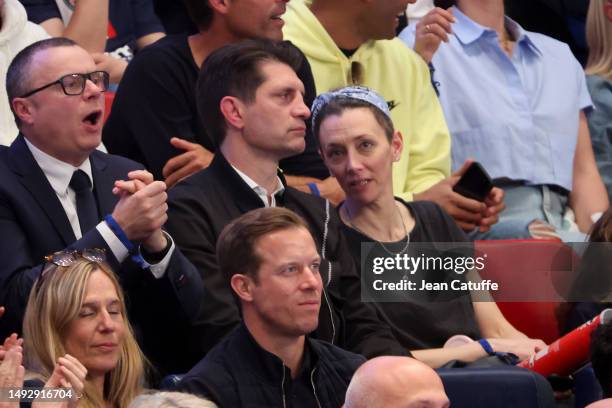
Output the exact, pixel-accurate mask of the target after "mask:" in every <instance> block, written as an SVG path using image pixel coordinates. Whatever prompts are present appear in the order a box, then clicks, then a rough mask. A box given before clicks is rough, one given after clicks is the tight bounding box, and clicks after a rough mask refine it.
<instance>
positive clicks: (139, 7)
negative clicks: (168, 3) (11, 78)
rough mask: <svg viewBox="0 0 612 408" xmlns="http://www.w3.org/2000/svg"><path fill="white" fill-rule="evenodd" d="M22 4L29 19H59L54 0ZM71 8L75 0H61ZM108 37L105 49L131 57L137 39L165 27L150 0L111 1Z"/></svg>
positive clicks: (38, 21) (24, 1)
mask: <svg viewBox="0 0 612 408" xmlns="http://www.w3.org/2000/svg"><path fill="white" fill-rule="evenodd" d="M19 1H21V3H22V4H23V5H24V7H25V9H26V11H27V13H28V20H30V21H32V22H34V23H36V24H40V23H42V22H44V21H46V20H49V19H51V18H59V19H60V20H61V19H62V16H61V13H60V10H59V8H58V6H57V3H56V0H19ZM61 1H62V2H63V3H65V6H66V7H67V8H69V9H72V10H74V1H75V0H61ZM108 17H109V20H110V21H109V23H108V39H107V41H106V51H107V52H110V53H113V54H114V55H115V56H117V57H124V58H125V59H128V60H129V59H131V57H132V55H133V54H134V50H135V42H136V40H137V39H138V38H140V37H142V36H145V35H147V34H151V33H155V32H163V31H164V27H163V26H162V24H161V22H160V21H159V19H158V18H157V16H156V15H155V12H154V10H153V3H152V2H151V0H110V2H109V9H108Z"/></svg>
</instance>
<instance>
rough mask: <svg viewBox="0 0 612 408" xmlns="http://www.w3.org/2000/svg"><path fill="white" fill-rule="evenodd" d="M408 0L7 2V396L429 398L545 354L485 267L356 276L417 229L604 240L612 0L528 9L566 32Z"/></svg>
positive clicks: (1, 286)
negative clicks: (485, 183) (476, 173)
mask: <svg viewBox="0 0 612 408" xmlns="http://www.w3.org/2000/svg"><path fill="white" fill-rule="evenodd" d="M417 3H418V8H416V7H417V5H415V0H372V1H360V2H356V1H354V0H241V1H225V0H183V1H181V2H177V1H170V0H0V55H1V56H2V61H0V65H1V67H2V69H1V71H0V72H1V74H0V79H2V80H3V81H4V82H5V84H6V86H5V88H3V89H5V91H3V92H2V94H1V95H0V99H3V101H2V102H0V236H1V237H2V245H0V258H2V259H3V262H2V266H0V305H2V306H1V307H0V338H6V340H5V341H4V343H3V345H2V346H0V391H2V390H3V389H5V388H21V387H24V386H27V387H34V388H37V389H42V388H53V389H64V390H70V391H71V394H70V395H68V396H67V397H66V398H65V401H64V403H62V404H61V405H58V406H61V407H62V408H63V407H71V408H74V407H81V408H82V407H86V408H89V407H104V406H108V407H119V408H127V407H128V406H129V407H133V408H137V407H141V406H147V407H154V406H159V407H166V406H176V407H192V406H198V407H208V406H211V407H212V406H220V407H239V406H245V407H246V406H283V407H285V406H295V407H301V406H304V407H312V406H319V407H341V406H345V407H346V408H355V407H370V408H371V407H378V406H381V407H382V406H384V407H395V406H397V407H400V406H402V407H413V406H414V407H416V406H422V405H419V404H428V405H426V406H429V407H439V408H445V407H448V406H449V404H450V403H452V402H453V401H452V399H451V400H450V401H449V399H448V396H447V395H446V393H445V390H444V386H443V384H442V381H441V379H440V377H439V376H438V374H437V373H436V372H435V371H434V369H437V368H439V367H443V366H446V365H450V364H453V361H460V362H461V364H462V365H466V364H467V365H469V364H473V363H478V362H481V363H482V362H485V361H489V360H488V358H489V357H495V358H498V357H499V358H500V359H501V360H502V361H503V362H504V364H506V363H508V362H517V361H520V360H527V359H529V358H533V357H534V356H535V355H536V354H537V353H538V352H541V351H543V350H546V344H545V343H544V342H542V340H539V339H537V338H529V337H528V336H527V335H526V334H524V333H522V332H521V331H520V330H518V329H517V328H515V327H514V326H513V325H512V324H511V323H510V322H509V321H508V320H507V319H506V318H505V317H504V315H503V314H502V312H501V311H500V309H499V308H498V306H497V305H496V303H495V301H494V300H493V297H492V296H491V294H490V293H489V292H488V290H483V289H474V287H478V285H479V283H480V282H481V278H480V276H479V275H478V272H477V271H476V270H470V271H468V272H467V273H465V275H464V274H463V273H459V272H457V273H452V275H453V276H455V275H456V274H459V277H458V279H456V281H457V282H459V283H460V284H461V285H465V286H462V288H463V287H469V288H471V289H461V290H460V291H455V292H454V293H453V294H452V296H450V297H449V295H448V293H442V292H437V290H436V289H432V287H433V286H435V285H433V284H430V283H427V284H426V283H425V282H423V283H420V284H419V286H421V285H423V287H426V289H425V290H422V291H421V292H420V293H417V292H418V291H415V292H412V293H411V292H410V291H404V292H398V293H395V294H393V296H392V298H391V299H389V298H387V299H380V298H376V299H370V298H368V296H369V295H368V293H369V292H368V289H367V288H369V287H372V279H371V277H372V276H373V274H372V271H373V270H374V264H373V263H372V262H373V260H376V259H379V258H380V259H383V258H393V257H398V258H399V257H401V256H413V257H415V258H416V257H418V256H419V255H418V254H417V252H418V251H419V250H420V249H419V248H421V247H420V246H419V245H420V244H433V243H441V242H445V243H451V244H457V245H458V246H461V245H463V246H464V247H466V248H469V250H470V251H472V250H473V247H472V246H471V242H472V241H474V240H499V239H524V240H542V239H544V240H551V239H552V240H554V241H555V242H559V243H562V242H576V241H579V242H585V241H587V240H589V234H591V236H590V241H591V242H603V243H606V242H610V240H611V239H610V236H609V234H608V233H609V226H610V225H611V222H610V219H611V217H612V210H610V209H609V203H610V199H612V1H610V0H590V2H589V5H588V12H587V8H586V7H585V6H584V4H582V5H580V7H579V5H578V4H574V3H572V2H569V3H568V2H567V1H561V2H560V3H559V4H561V6H562V7H561V8H560V9H559V8H558V7H557V3H556V2H554V1H550V2H542V3H546V5H545V6H544V5H543V4H540V3H539V2H538V4H539V6H538V7H547V9H551V8H552V9H553V10H554V12H555V14H556V15H558V16H561V17H560V18H561V21H562V24H561V25H562V26H563V27H564V29H567V30H569V35H565V32H563V33H562V34H559V33H558V32H557V33H556V34H554V33H552V32H550V30H549V29H550V27H551V25H550V24H549V25H548V27H546V26H545V25H542V26H541V27H542V30H541V31H542V32H544V33H545V34H549V35H555V36H556V37H557V38H561V39H562V40H565V41H567V42H570V46H568V45H567V44H566V43H564V42H562V41H560V40H559V39H554V38H552V37H550V36H548V35H545V34H543V33H542V32H538V29H537V27H538V26H537V24H536V23H537V21H534V20H529V18H530V17H531V16H532V14H529V15H528V14H527V13H525V10H524V9H522V8H521V2H519V1H516V2H514V3H513V2H510V3H511V4H507V5H506V4H505V3H506V2H504V0H451V1H425V0H418V2H417ZM406 11H407V14H406ZM511 17H513V18H511ZM401 22H407V26H406V27H405V28H403V29H402V27H403V25H401ZM549 23H550V22H549ZM534 27H535V28H534ZM581 27H583V28H581ZM583 40H584V41H583ZM581 45H582V47H581ZM585 45H588V50H585V48H584V46H585ZM584 51H588V56H586V54H584ZM574 54H576V55H577V57H578V58H577V57H575V56H574ZM579 61H580V62H579ZM582 63H583V64H584V67H583V66H582V65H581V64H582ZM108 102H112V104H108ZM105 105H109V107H110V108H111V111H110V114H109V116H108V118H106V116H105ZM106 151H108V153H107V152H106ZM475 161H476V162H478V163H480V165H481V166H482V167H484V169H485V170H486V172H487V173H488V174H489V175H490V182H491V184H490V186H489V187H490V188H488V189H487V190H486V191H484V193H482V194H481V195H480V196H478V195H470V194H467V195H466V194H465V193H462V192H460V191H459V190H458V189H456V185H457V184H458V183H460V181H465V180H462V178H464V179H465V178H467V176H468V175H469V174H470V171H471V169H473V168H474V166H473V164H474V162H475ZM365 248H370V249H369V250H366V249H365ZM607 250H609V251H612V249H609V248H608V249H607ZM368 251H369V252H368ZM592 253H593V251H591V252H588V251H587V252H585V253H584V255H585V259H586V257H587V255H589V256H590V255H592ZM364 254H365V255H364ZM459 255H460V254H454V255H452V256H453V257H457V256H459ZM445 259H446V258H445ZM584 268H586V267H583V269H582V270H581V273H585V275H581V276H580V278H581V279H582V280H580V279H578V280H576V282H575V285H574V288H573V289H574V292H572V293H574V294H575V293H577V292H576V291H577V290H578V286H579V284H581V282H582V281H585V280H586V279H587V278H586V277H588V280H590V282H591V284H592V283H593V282H599V279H600V278H601V274H602V272H601V271H599V270H598V271H594V270H593V271H587V272H585V271H584ZM591 269H595V268H591ZM428 272H429V271H428ZM438 272H439V271H438V270H436V271H434V273H436V274H437V273H438ZM454 272H456V271H454ZM414 273H415V271H412V272H411V273H410V274H414ZM404 274H408V272H407V271H404ZM374 276H375V278H377V279H378V277H377V272H374ZM435 279H441V280H440V281H436V282H438V283H436V284H437V285H442V286H443V285H444V283H439V282H443V281H444V279H447V277H444V276H442V277H441V276H440V275H435ZM435 279H434V280H435ZM606 279H607V278H606ZM468 283H470V285H468ZM472 284H474V285H473V286H472ZM594 286H597V283H596V284H595V285H594ZM600 289H601V288H600ZM600 292H601V290H600ZM366 298H367V299H366ZM365 300H368V301H365ZM572 300H575V299H572ZM608 300H609V298H608ZM607 305H609V303H601V302H594V301H592V300H591V301H581V300H580V299H578V300H577V301H575V302H574V303H567V304H566V305H563V306H562V307H561V310H564V312H563V313H560V314H559V316H564V319H565V320H564V321H562V322H560V324H561V325H564V324H565V325H566V327H571V328H573V327H575V326H578V325H580V324H581V323H583V322H584V321H587V320H589V319H591V318H593V317H594V316H596V315H597V314H598V313H600V312H601V310H602V309H603V308H604V307H606V306H607ZM565 306H567V308H566V307H565ZM570 325H573V326H570ZM609 338H610V334H609V325H602V327H601V328H600V329H598V330H596V331H595V332H594V337H593V342H592V356H593V367H594V369H595V371H596V374H597V377H598V379H599V380H600V382H601V383H602V386H603V389H604V391H605V395H604V396H606V397H609V396H610V395H609V393H610V369H609V365H608V364H607V362H608V360H609V358H610V357H609V354H610V350H609V348H610V339H609ZM483 364H487V363H486V362H485V363H483ZM606 367H607V369H606ZM175 374H179V375H180V377H179V381H178V382H177V384H175V385H174V386H173V389H174V390H175V391H180V392H161V393H155V392H153V390H154V389H156V388H159V387H160V386H161V385H163V384H164V382H165V381H166V380H167V378H169V377H167V376H171V375H175ZM551 392H552V391H551ZM72 393H73V394H72ZM70 396H72V397H70ZM77 396H78V398H77ZM502 403H503V402H500V404H502ZM22 404H28V406H29V404H30V403H29V402H28V403H26V402H25V401H22ZM17 406H19V402H12V401H9V402H5V401H3V400H0V408H14V407H17ZM31 406H32V407H34V408H42V407H44V406H45V403H43V402H41V401H40V400H35V401H32V402H31ZM500 406H501V405H500Z"/></svg>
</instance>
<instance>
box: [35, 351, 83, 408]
mask: <svg viewBox="0 0 612 408" xmlns="http://www.w3.org/2000/svg"><path fill="white" fill-rule="evenodd" d="M86 376H87V369H86V368H85V367H84V366H83V364H81V362H80V361H79V360H77V359H76V358H74V357H72V356H71V355H70V354H66V355H65V356H64V357H59V358H58V359H57V363H56V364H55V368H54V369H53V373H51V377H49V380H47V382H46V383H45V388H70V389H72V395H73V397H72V398H71V399H69V400H68V401H58V402H49V401H46V400H40V401H36V400H35V401H34V402H33V403H32V408H76V407H77V406H78V405H79V399H78V396H79V395H82V394H83V388H85V377H86Z"/></svg>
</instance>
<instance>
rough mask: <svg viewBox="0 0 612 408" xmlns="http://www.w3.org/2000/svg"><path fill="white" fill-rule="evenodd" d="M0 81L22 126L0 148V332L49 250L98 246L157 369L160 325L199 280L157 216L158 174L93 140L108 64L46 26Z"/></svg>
mask: <svg viewBox="0 0 612 408" xmlns="http://www.w3.org/2000/svg"><path fill="white" fill-rule="evenodd" d="M6 85H7V86H6V87H7V93H8V96H9V101H10V104H11V108H12V110H13V113H14V115H15V119H16V121H17V124H18V127H19V130H20V132H21V133H20V135H19V136H18V137H17V139H16V140H15V142H13V144H12V145H11V146H10V147H4V146H3V147H2V148H1V149H0V236H1V237H2V245H1V246H0V258H1V259H2V260H3V262H2V265H1V266H0V304H3V305H5V306H7V311H8V312H7V315H6V316H5V318H4V319H3V320H2V321H0V338H3V337H4V336H7V335H8V334H10V333H11V332H13V331H15V332H20V331H21V330H20V328H21V319H22V317H23V312H24V308H25V303H26V300H27V297H28V293H29V291H30V289H31V287H32V285H33V283H34V281H35V280H36V279H37V278H38V277H39V275H40V273H41V267H42V265H43V260H44V259H43V258H44V256H45V255H47V254H49V253H52V252H55V251H59V250H65V249H67V250H71V249H77V250H80V249H84V248H104V249H106V253H107V258H108V261H109V263H110V264H111V266H112V267H113V269H114V270H115V271H117V273H118V275H119V277H120V279H121V283H122V286H123V289H124V290H125V292H126V294H127V296H128V298H129V299H130V302H129V303H130V318H131V319H132V320H133V321H134V323H135V326H136V327H137V330H138V334H140V335H141V336H140V338H141V340H142V339H145V340H146V341H143V342H141V343H142V347H143V349H144V351H145V353H147V354H148V356H149V357H150V358H151V359H152V360H153V361H154V362H157V363H158V365H159V366H161V367H162V372H163V368H165V364H164V361H162V360H163V358H169V357H167V356H166V354H167V353H166V351H167V349H166V347H165V346H162V345H164V344H165V342H166V341H169V340H168V339H164V337H165V335H166V334H167V333H171V324H172V323H173V322H178V321H182V320H189V318H190V317H191V315H193V314H195V312H197V310H194V309H197V306H198V305H199V302H200V300H201V299H200V298H201V295H202V290H203V289H202V288H203V286H202V283H201V280H200V278H199V275H198V273H197V271H196V270H195V268H194V267H193V266H192V265H191V264H190V263H189V261H187V260H186V259H185V258H184V257H183V256H182V254H181V253H180V251H178V249H176V248H175V246H174V243H173V240H172V239H171V238H170V236H169V235H168V234H166V233H165V232H163V231H162V230H161V228H160V227H161V226H162V225H163V224H164V222H165V221H166V219H167V216H166V210H167V208H168V207H167V205H166V198H167V195H166V192H165V189H166V187H165V184H164V183H163V182H155V181H153V176H152V175H151V174H150V173H148V172H147V171H145V170H143V168H142V166H141V165H139V164H138V163H135V162H132V161H130V160H127V159H125V158H121V157H118V156H111V155H107V154H104V153H101V152H99V151H97V150H96V147H97V146H98V145H99V144H100V140H101V129H102V118H103V114H104V94H103V93H104V91H106V89H107V88H108V85H109V76H108V74H107V73H106V72H104V71H96V65H95V62H94V60H93V58H92V57H91V55H90V54H88V53H87V51H85V50H84V49H82V48H81V47H79V46H78V45H77V44H76V43H74V42H73V41H72V40H68V39H65V38H53V39H49V40H44V41H40V42H37V43H35V44H33V45H31V46H29V47H27V48H25V49H24V50H23V51H22V52H20V53H19V54H18V55H17V56H16V57H15V59H14V60H13V62H12V63H11V65H10V66H9V69H8V73H7V82H6ZM166 321H167V322H168V324H167V325H165V326H164V330H163V331H162V330H160V329H159V328H160V327H161V325H163V324H164V323H166ZM166 330H170V332H167V331H166ZM168 335H169V334H168Z"/></svg>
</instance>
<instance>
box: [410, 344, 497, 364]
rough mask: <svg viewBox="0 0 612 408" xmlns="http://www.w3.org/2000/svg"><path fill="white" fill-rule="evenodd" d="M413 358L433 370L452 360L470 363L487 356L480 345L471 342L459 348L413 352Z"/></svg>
mask: <svg viewBox="0 0 612 408" xmlns="http://www.w3.org/2000/svg"><path fill="white" fill-rule="evenodd" d="M411 353H412V356H413V357H414V358H416V359H417V360H419V361H421V362H423V363H425V364H427V365H428V366H430V367H431V368H439V367H442V366H443V365H444V364H446V363H448V362H449V361H451V360H460V361H465V362H467V363H470V362H472V361H476V360H478V359H481V358H483V357H486V356H487V352H486V351H485V350H484V349H483V348H482V346H481V345H480V343H478V342H475V341H474V342H471V343H467V344H462V345H461V346H457V347H448V348H434V349H423V350H411Z"/></svg>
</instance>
